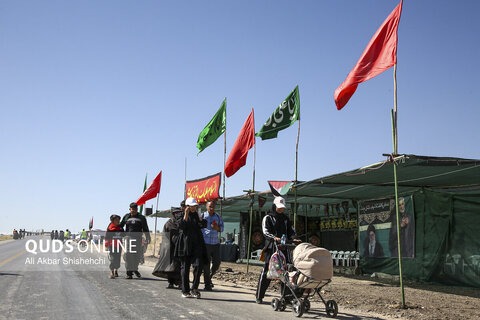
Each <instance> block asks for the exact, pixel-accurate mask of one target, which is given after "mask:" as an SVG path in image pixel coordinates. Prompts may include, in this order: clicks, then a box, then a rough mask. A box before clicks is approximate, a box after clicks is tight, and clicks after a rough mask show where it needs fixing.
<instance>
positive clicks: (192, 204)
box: [185, 197, 198, 207]
mask: <svg viewBox="0 0 480 320" xmlns="http://www.w3.org/2000/svg"><path fill="white" fill-rule="evenodd" d="M185 205H186V206H187V207H195V206H198V203H197V200H195V198H191V197H190V198H187V200H185Z"/></svg>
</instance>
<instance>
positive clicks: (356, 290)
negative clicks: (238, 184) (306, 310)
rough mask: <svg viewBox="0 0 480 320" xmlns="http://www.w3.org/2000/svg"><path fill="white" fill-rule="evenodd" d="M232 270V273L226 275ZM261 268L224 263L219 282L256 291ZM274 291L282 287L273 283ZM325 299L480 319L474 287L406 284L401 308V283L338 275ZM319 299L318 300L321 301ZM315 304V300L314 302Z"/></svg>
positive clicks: (396, 313) (417, 315)
mask: <svg viewBox="0 0 480 320" xmlns="http://www.w3.org/2000/svg"><path fill="white" fill-rule="evenodd" d="M228 268H230V269H231V270H232V271H233V272H227V269H228ZM260 270H261V267H259V266H250V268H249V273H248V274H247V273H246V265H240V264H235V263H226V262H223V263H222V266H221V271H220V272H219V273H218V274H216V275H215V276H214V279H216V280H217V281H218V280H220V281H222V282H227V283H233V284H237V285H242V286H247V287H252V288H255V287H256V285H257V281H258V276H259V274H260ZM270 288H271V289H273V290H278V288H279V285H278V283H277V284H274V283H272V285H271V286H270ZM322 295H323V296H324V298H325V299H334V300H336V301H337V303H338V305H339V306H341V307H344V308H351V309H355V310H361V311H363V312H369V313H375V314H380V315H383V316H385V317H388V318H405V319H479V318H480V316H479V315H480V311H479V310H480V290H479V289H473V288H460V287H447V286H438V285H428V284H421V283H416V282H408V281H407V282H406V283H405V301H406V304H407V308H406V309H402V308H401V291H400V286H399V284H398V282H395V281H392V280H386V279H372V278H370V277H366V276H353V275H351V276H346V275H337V274H336V275H335V276H334V277H333V279H332V282H331V283H330V284H329V285H327V286H326V287H325V288H324V289H323V290H322ZM316 300H319V299H318V298H317V299H316ZM314 301H315V300H314Z"/></svg>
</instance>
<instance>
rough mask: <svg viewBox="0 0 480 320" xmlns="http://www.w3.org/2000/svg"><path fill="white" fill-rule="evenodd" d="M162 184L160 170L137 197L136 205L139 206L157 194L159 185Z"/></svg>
mask: <svg viewBox="0 0 480 320" xmlns="http://www.w3.org/2000/svg"><path fill="white" fill-rule="evenodd" d="M161 184H162V171H160V173H159V174H158V176H156V177H155V179H153V181H152V183H151V184H150V185H149V186H148V188H147V190H145V191H144V192H143V194H142V195H141V196H140V198H138V200H137V205H139V206H141V205H142V204H144V203H145V202H147V201H148V200H150V199H153V198H155V197H156V196H157V194H158V193H159V192H160V185H161Z"/></svg>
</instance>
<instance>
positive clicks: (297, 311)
mask: <svg viewBox="0 0 480 320" xmlns="http://www.w3.org/2000/svg"><path fill="white" fill-rule="evenodd" d="M292 312H293V314H294V315H295V317H298V318H299V317H301V316H302V315H303V312H304V310H303V303H302V301H300V300H295V301H294V302H293V303H292Z"/></svg>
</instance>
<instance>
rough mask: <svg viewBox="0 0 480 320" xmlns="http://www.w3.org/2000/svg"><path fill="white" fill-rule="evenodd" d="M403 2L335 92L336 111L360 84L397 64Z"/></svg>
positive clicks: (378, 31) (345, 102)
mask: <svg viewBox="0 0 480 320" xmlns="http://www.w3.org/2000/svg"><path fill="white" fill-rule="evenodd" d="M402 4H403V0H402V1H400V3H399V4H398V6H397V7H396V8H395V9H394V10H393V11H392V13H390V15H389V16H388V18H387V19H386V20H385V21H384V22H383V24H382V25H381V26H380V28H379V29H378V30H377V32H376V33H375V35H374V36H373V38H372V39H371V40H370V42H369V43H368V45H367V47H366V48H365V51H363V53H362V56H361V57H360V59H358V62H357V64H356V65H355V67H353V69H352V71H350V73H349V74H348V76H347V78H346V79H345V81H343V83H342V84H341V85H340V86H339V87H338V88H337V90H335V93H334V99H335V104H336V105H337V109H338V110H340V109H342V108H343V107H344V106H345V105H346V104H347V102H348V100H350V98H351V97H352V95H353V94H354V93H355V90H357V86H358V84H359V83H361V82H365V81H367V80H370V79H372V78H373V77H375V76H378V75H379V74H380V73H382V72H383V71H385V70H387V69H388V68H391V67H392V66H393V65H395V64H396V63H397V39H398V37H397V31H398V23H399V22H400V15H401V14H402Z"/></svg>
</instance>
